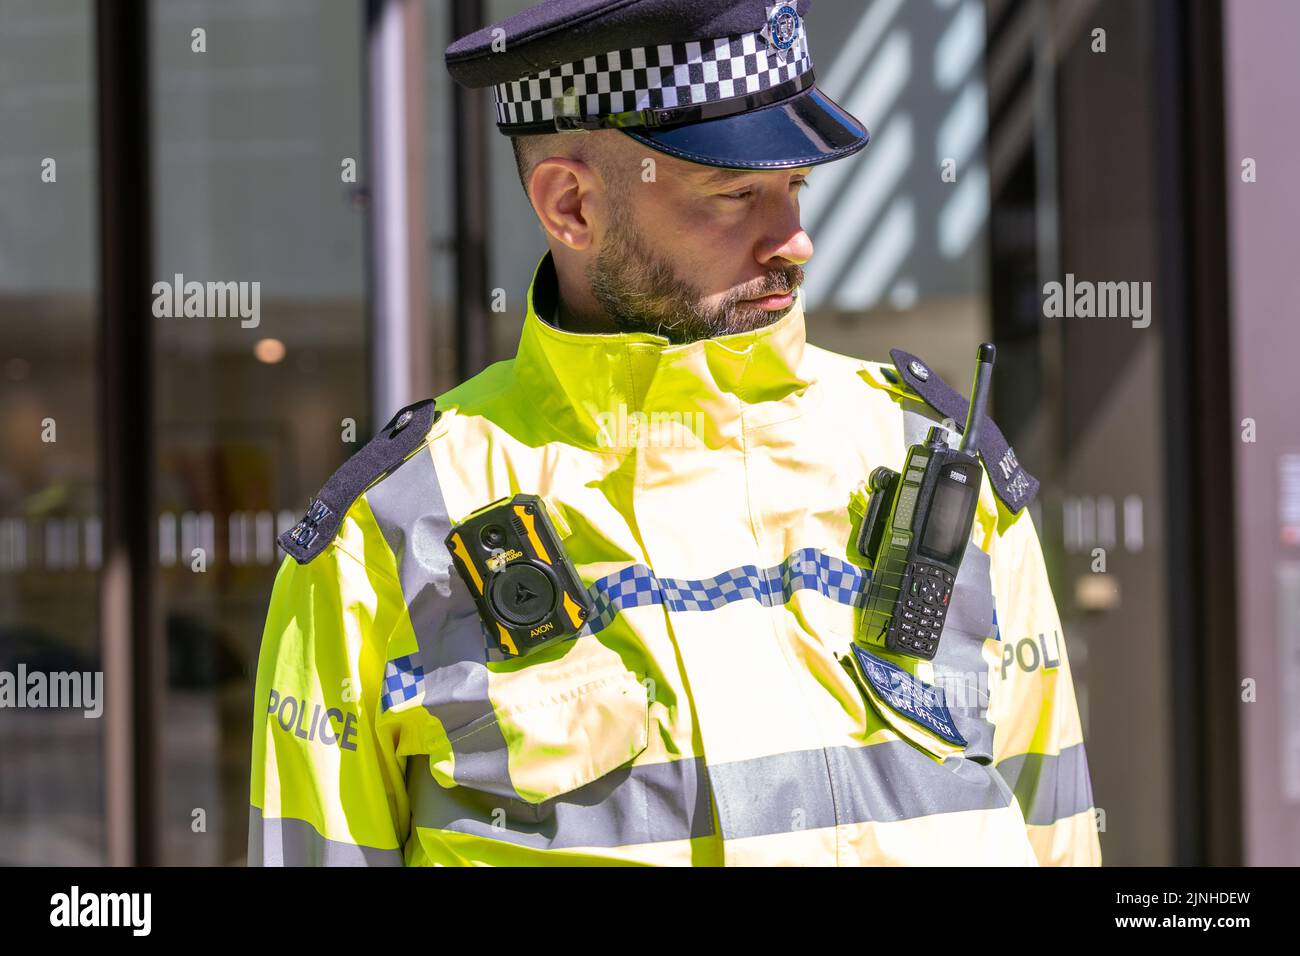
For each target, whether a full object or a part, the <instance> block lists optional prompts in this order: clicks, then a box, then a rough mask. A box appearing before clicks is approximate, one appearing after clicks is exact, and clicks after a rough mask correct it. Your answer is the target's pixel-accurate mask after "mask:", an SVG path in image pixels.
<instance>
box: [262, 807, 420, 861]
mask: <svg viewBox="0 0 1300 956" xmlns="http://www.w3.org/2000/svg"><path fill="white" fill-rule="evenodd" d="M403 862H404V861H403V857H402V851H401V850H380V849H377V848H375V847H372V846H357V845H356V844H353V843H340V842H339V841H337V840H327V839H325V837H323V836H321V835H320V834H319V833H317V832H316V828H315V827H313V826H312V825H311V824H310V823H308V822H306V821H305V820H295V819H293V818H292V817H271V818H270V819H264V818H263V817H262V811H261V810H260V809H258V808H257V807H254V806H249V808H248V865H249V866H402V865H403Z"/></svg>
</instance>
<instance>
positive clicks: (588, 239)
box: [528, 156, 606, 252]
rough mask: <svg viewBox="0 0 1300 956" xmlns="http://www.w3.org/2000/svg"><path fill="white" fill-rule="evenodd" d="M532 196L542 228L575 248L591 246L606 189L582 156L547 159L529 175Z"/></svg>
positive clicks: (600, 220) (577, 249)
mask: <svg viewBox="0 0 1300 956" xmlns="http://www.w3.org/2000/svg"><path fill="white" fill-rule="evenodd" d="M528 192H529V200H530V201H531V203H532V205H533V212H535V213H536V214H537V220H538V222H539V223H540V224H541V226H542V229H543V231H544V232H546V233H547V234H548V235H551V236H554V237H555V239H556V240H558V241H559V242H562V243H564V245H566V246H568V247H569V248H570V249H573V250H574V251H578V252H580V251H582V250H585V249H588V248H590V247H591V245H592V244H593V242H594V241H595V230H596V229H598V228H599V223H601V222H602V221H604V220H603V218H602V217H603V216H604V210H605V202H606V197H605V190H604V187H603V186H602V185H601V183H600V180H599V178H598V177H597V176H596V174H595V173H594V171H593V170H592V169H591V167H590V166H588V165H587V164H586V163H584V162H583V161H582V160H580V159H568V158H566V157H563V156H552V157H549V158H547V159H543V160H542V161H541V162H539V163H538V164H537V165H536V166H535V167H534V168H533V172H532V175H531V176H529V179H528Z"/></svg>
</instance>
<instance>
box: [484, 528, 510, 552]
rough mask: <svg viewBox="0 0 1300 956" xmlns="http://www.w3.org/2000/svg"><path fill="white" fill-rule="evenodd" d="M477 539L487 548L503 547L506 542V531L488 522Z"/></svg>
mask: <svg viewBox="0 0 1300 956" xmlns="http://www.w3.org/2000/svg"><path fill="white" fill-rule="evenodd" d="M479 540H480V541H482V542H483V547H485V548H487V549H489V550H492V549H495V548H500V547H504V546H505V543H506V533H505V530H504V529H503V528H501V527H499V526H497V525H494V524H490V525H488V526H487V527H486V528H484V529H483V533H482V534H481V535H479Z"/></svg>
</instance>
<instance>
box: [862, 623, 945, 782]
mask: <svg viewBox="0 0 1300 956" xmlns="http://www.w3.org/2000/svg"><path fill="white" fill-rule="evenodd" d="M841 663H843V664H844V666H845V667H846V668H847V669H849V670H850V672H851V673H852V674H853V677H854V680H855V682H856V683H857V685H858V689H859V690H861V691H862V693H863V696H864V697H865V698H866V699H867V703H868V704H869V705H870V708H871V712H872V713H873V714H874V715H876V716H877V717H879V718H880V720H881V721H882V722H883V723H884V724H885V726H887V727H889V728H890V729H891V730H893V731H894V733H896V734H897V735H898V736H899V737H901V738H903V739H904V740H907V741H909V742H911V743H912V744H915V745H916V746H917V747H920V748H921V749H922V750H924V751H925V752H926V753H928V754H929V755H930V756H932V757H934V758H935V759H937V760H944V759H946V758H947V757H951V756H954V755H957V754H962V753H963V752H964V751H965V750H966V746H967V740H966V738H965V737H964V736H962V733H961V731H960V730H959V729H958V727H957V723H956V721H955V720H954V719H953V716H952V713H951V712H950V711H949V709H948V705H947V700H946V696H945V694H944V689H943V688H942V687H937V686H935V685H932V684H928V683H926V682H925V681H923V680H921V678H920V677H918V676H917V675H916V674H914V673H911V672H909V671H908V670H906V669H905V668H904V667H903V666H902V665H901V664H900V663H896V662H895V661H894V660H890V659H888V658H886V657H885V656H884V655H881V654H878V653H876V652H874V651H869V650H867V649H866V648H864V647H862V646H861V645H858V644H854V645H852V646H851V647H850V649H849V652H848V653H847V654H846V655H844V656H843V657H841Z"/></svg>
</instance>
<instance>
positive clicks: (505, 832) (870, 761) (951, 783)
mask: <svg viewBox="0 0 1300 956" xmlns="http://www.w3.org/2000/svg"><path fill="white" fill-rule="evenodd" d="M407 774H408V776H407V789H408V792H409V793H410V797H411V814H412V822H413V823H414V824H415V825H416V826H420V827H426V828H430V829H436V830H453V831H456V832H460V833H471V834H474V835H476V836H482V837H487V838H489V839H493V840H501V841H503V842H506V843H514V844H518V845H521V846H529V847H535V848H537V849H560V848H562V847H577V846H590V847H615V846H629V845H634V844H645V843H658V842H663V841H667V840H685V839H690V838H694V837H703V836H710V835H712V834H713V815H712V812H711V807H710V804H709V794H708V786H709V785H710V784H711V785H712V788H713V795H714V798H715V799H716V802H717V810H718V819H719V821H720V823H721V827H722V835H723V837H725V838H726V839H729V840H735V839H742V838H745V837H753V836H765V835H768V834H773V833H791V832H794V831H797V830H814V829H819V828H822V827H830V826H834V825H836V824H837V823H838V824H840V825H847V824H856V823H870V822H878V823H886V822H893V821H898V820H908V819H912V818H914V817H923V816H929V815H931V814H936V813H953V812H957V811H961V810H995V809H1000V808H1005V807H1007V806H1010V804H1011V799H1012V797H1011V789H1010V788H1009V787H1008V786H1007V784H1006V782H1005V781H1004V780H1003V779H1002V778H1001V777H1000V776H999V775H998V774H997V773H995V772H994V771H993V770H992V768H991V767H988V766H986V765H983V764H979V763H975V762H974V761H970V760H964V759H961V758H958V757H953V758H949V759H948V760H947V761H946V762H945V763H943V764H939V763H937V762H935V761H934V760H933V759H931V758H930V757H928V756H926V755H925V754H923V753H921V752H920V751H919V750H917V749H916V748H915V747H913V746H912V745H911V744H909V743H907V742H905V741H891V742H888V743H881V744H874V745H872V746H870V747H828V748H826V749H825V750H804V751H796V752H793V753H786V754H777V755H774V756H768V757H757V758H754V759H752V760H741V761H736V762H734V763H727V764H720V765H716V766H713V767H709V768H707V771H706V769H705V768H704V765H703V763H702V762H701V761H700V759H699V758H695V759H686V760H675V761H670V762H668V763H662V764H646V765H640V766H634V767H627V768H623V769H621V770H616V771H614V772H613V773H610V774H606V775H605V776H604V777H601V778H600V779H599V780H596V781H593V782H592V783H589V784H587V785H586V786H584V787H580V788H578V789H576V790H574V791H572V792H571V793H567V794H562V795H561V796H558V797H554V798H552V799H550V800H548V801H546V802H544V803H541V804H537V805H531V804H526V803H522V802H520V801H502V800H500V799H495V798H493V797H492V796H491V795H489V794H483V793H478V792H475V791H472V790H467V789H465V788H463V787H457V788H454V789H447V788H445V787H443V786H442V785H441V784H439V783H438V782H437V781H436V780H434V779H433V777H432V776H431V775H430V774H429V769H428V760H427V758H421V757H416V756H413V757H411V758H410V761H409V762H408V765H407ZM832 779H833V780H834V794H833V795H832V792H831V786H832V785H831V784H830V782H829V781H830V780H832Z"/></svg>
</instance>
